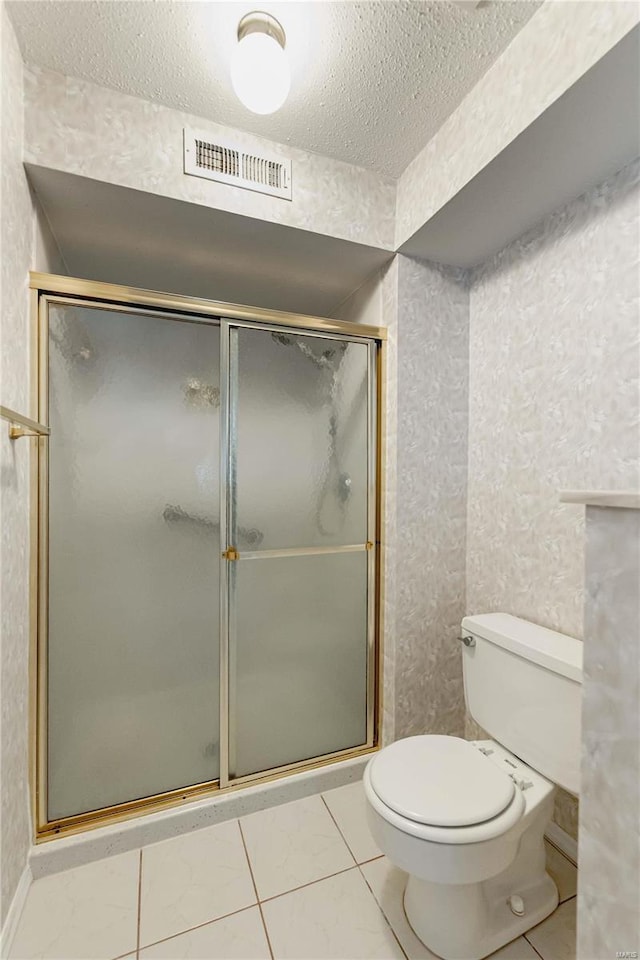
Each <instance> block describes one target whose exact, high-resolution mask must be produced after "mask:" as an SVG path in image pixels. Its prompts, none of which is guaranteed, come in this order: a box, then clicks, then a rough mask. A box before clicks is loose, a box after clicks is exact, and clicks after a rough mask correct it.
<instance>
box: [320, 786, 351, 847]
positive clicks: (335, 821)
mask: <svg viewBox="0 0 640 960" xmlns="http://www.w3.org/2000/svg"><path fill="white" fill-rule="evenodd" d="M320 799H321V800H322V802H323V803H324V805H325V807H326V808H327V813H328V814H329V816H330V817H331V819H332V820H333V822H334V824H335V827H336V830H337V831H338V833H339V834H340V836H341V837H342V839H343V841H344V843H345V846H346V848H347V850H348V851H349V853H350V854H351V856H352V857H353V862H354V863H355V864H357V863H358V861H357V860H356V858H355V854H354V852H353V850H352V849H351V847H350V846H349V844H348V843H347V838H346V837H345V835H344V833H343V832H342V830H341V829H340V827H339V826H338V821H337V820H336V818H335V817H334V815H333V814H332V813H331V808H330V807H329V804H328V803H327V801H326V800H325V798H324V794H323V793H321V794H320Z"/></svg>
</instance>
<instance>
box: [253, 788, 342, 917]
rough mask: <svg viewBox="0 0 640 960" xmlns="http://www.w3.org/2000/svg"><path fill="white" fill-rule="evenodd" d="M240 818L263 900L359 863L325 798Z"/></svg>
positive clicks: (305, 800)
mask: <svg viewBox="0 0 640 960" xmlns="http://www.w3.org/2000/svg"><path fill="white" fill-rule="evenodd" d="M240 822H241V825H242V832H243V834H244V838H245V842H246V844H247V852H248V854H249V860H250V861H251V867H252V869H253V876H254V879H255V881H256V887H257V888H258V896H259V897H260V899H261V900H263V899H265V898H266V897H275V896H278V895H279V894H281V893H285V892H286V891H287V890H293V889H294V888H295V887H300V886H302V884H305V883H311V882H312V881H314V880H320V879H321V878H322V877H327V876H329V875H330V874H332V873H337V872H338V871H339V870H345V869H347V868H348V867H352V866H353V862H354V861H353V857H352V856H351V854H350V852H349V848H348V847H347V845H346V844H345V842H344V840H343V839H342V837H341V836H340V833H339V831H338V829H337V827H336V825H335V823H334V822H333V820H332V819H331V817H330V815H329V811H328V810H327V808H326V807H325V805H324V803H323V802H322V798H321V797H319V796H315V797H306V798H305V799H304V800H296V801H294V802H293V803H285V804H283V805H282V806H279V807H272V808H271V809H270V810H261V811H260V812H259V813H252V814H250V815H249V816H248V817H242V819H241V821H240Z"/></svg>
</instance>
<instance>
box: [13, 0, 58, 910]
mask: <svg viewBox="0 0 640 960" xmlns="http://www.w3.org/2000/svg"><path fill="white" fill-rule="evenodd" d="M0 18H1V55H2V110H1V114H0V120H1V128H0V151H1V156H2V194H1V196H0V220H1V228H0V229H1V238H2V267H1V276H2V288H1V306H0V355H1V365H0V400H1V401H2V404H3V405H4V406H8V407H10V408H11V409H13V410H16V411H18V412H19V413H24V414H26V415H27V416H29V415H31V414H33V413H34V411H33V410H32V409H31V397H30V387H29V384H30V318H29V298H28V283H29V270H30V269H32V268H37V269H39V270H44V271H52V272H56V273H64V272H66V271H65V268H64V263H63V262H62V258H61V257H60V253H59V251H58V249H57V246H56V243H55V240H54V239H53V237H52V235H51V232H50V230H49V227H48V224H47V223H46V220H45V219H44V217H43V216H42V214H41V212H40V211H39V210H38V209H37V208H36V206H35V204H34V202H33V200H32V197H31V195H30V191H29V185H28V183H27V179H26V177H25V174H24V169H23V166H22V154H23V132H24V131H23V104H24V96H23V64H22V58H21V55H20V51H19V49H18V44H17V41H16V38H15V34H14V32H13V27H12V26H11V22H10V21H9V18H8V16H7V13H6V9H5V7H4V3H3V4H2V10H1V11H0ZM33 443H34V441H33V440H27V439H21V440H18V441H15V442H11V441H10V440H9V439H8V435H7V426H6V424H5V423H4V421H3V422H2V423H0V512H1V528H2V534H1V535H2V541H1V554H0V600H1V603H0V605H1V608H2V623H1V628H0V629H1V633H0V643H1V656H0V666H1V674H2V680H1V692H2V696H1V701H2V725H1V746H0V782H1V783H2V795H1V831H2V833H1V839H2V895H1V904H0V906H1V912H0V922H1V923H4V921H5V919H6V916H7V911H8V909H9V906H10V904H11V900H12V898H13V895H14V892H15V890H16V887H17V884H18V881H19V878H20V875H21V873H22V871H23V869H24V867H25V864H26V857H27V851H28V848H29V844H30V839H31V823H30V812H29V786H28V780H29V771H28V762H29V738H28V654H29V504H30V498H29V460H30V456H31V453H32V449H33V448H32V445H33Z"/></svg>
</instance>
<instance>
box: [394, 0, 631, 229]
mask: <svg viewBox="0 0 640 960" xmlns="http://www.w3.org/2000/svg"><path fill="white" fill-rule="evenodd" d="M639 19H640V7H639V6H638V4H637V3H630V2H624V0H623V2H617V3H600V2H593V0H580V2H579V3H562V2H560V3H558V2H547V3H543V4H542V6H541V7H540V9H539V10H536V12H535V13H534V15H533V16H532V17H531V19H530V20H529V21H528V23H526V24H525V26H524V27H523V28H522V30H521V31H520V32H519V33H518V34H516V36H515V37H514V39H513V40H512V41H511V43H510V44H509V46H508V47H507V48H506V50H505V51H504V52H503V53H502V54H501V55H500V56H499V57H498V59H497V60H496V62H495V63H494V64H493V65H492V66H491V67H490V68H489V70H487V72H486V73H485V75H484V76H483V77H481V78H480V80H479V81H478V83H477V84H476V85H475V86H474V87H473V89H472V90H471V91H470V92H469V94H468V95H467V96H466V97H465V99H464V100H463V101H462V103H461V104H460V106H459V107H458V108H457V109H456V110H454V112H453V113H452V114H451V116H450V117H449V118H448V119H447V120H445V122H444V123H443V124H442V126H441V127H440V129H439V130H438V131H437V132H436V134H435V135H434V136H433V137H432V138H431V140H430V141H429V143H428V144H427V145H426V147H425V148H424V149H423V150H421V151H420V153H419V154H418V156H417V157H415V159H414V160H413V161H412V162H411V163H410V164H409V166H408V167H407V169H406V170H405V171H404V173H403V174H402V176H401V177H400V180H399V181H398V199H397V217H396V247H400V246H401V245H402V244H403V243H404V242H405V241H406V240H408V239H409V237H411V236H412V235H413V234H414V233H415V232H416V230H418V229H419V228H420V227H421V226H422V224H423V223H425V222H426V221H427V220H428V219H429V218H430V217H432V216H433V215H434V214H435V213H436V212H437V211H438V210H440V209H441V208H442V207H443V206H444V205H445V203H447V202H448V201H449V200H451V198H452V197H454V196H455V195H456V193H458V191H459V190H461V189H462V187H464V186H465V184H467V183H469V181H470V180H471V179H472V178H473V177H474V176H475V175H476V174H477V173H479V172H480V170H482V168H483V167H484V166H485V165H486V164H487V163H489V162H490V161H491V160H493V159H494V157H496V156H497V155H498V154H499V153H500V151H502V150H504V148H505V147H506V146H508V144H509V143H511V141H512V140H513V139H514V138H515V137H517V136H518V134H520V133H522V131H523V130H525V129H526V127H528V126H529V124H531V123H532V122H533V121H534V120H535V119H536V118H537V117H538V116H540V114H541V113H543V111H544V110H546V108H547V107H548V106H550V105H551V104H552V103H553V102H554V101H555V100H557V98H558V97H559V96H561V94H563V93H564V92H565V91H566V90H567V89H568V88H569V87H570V86H571V85H572V84H573V83H575V82H576V80H578V78H579V77H581V76H582V74H584V73H585V72H586V71H587V70H588V69H589V68H590V67H592V66H593V65H594V63H596V62H597V61H598V60H599V59H600V57H602V56H604V54H605V53H607V52H608V51H609V50H610V49H611V48H612V47H613V46H614V45H615V44H616V43H617V42H618V41H619V40H621V39H622V37H623V36H624V35H625V34H626V33H628V31H629V30H631V29H632V27H633V26H634V25H635V24H636V23H638V20H639ZM540 64H544V69H540Z"/></svg>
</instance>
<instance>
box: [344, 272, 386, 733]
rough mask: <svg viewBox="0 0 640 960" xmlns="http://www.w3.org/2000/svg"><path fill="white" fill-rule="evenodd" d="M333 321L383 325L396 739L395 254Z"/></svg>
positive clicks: (384, 718)
mask: <svg viewBox="0 0 640 960" xmlns="http://www.w3.org/2000/svg"><path fill="white" fill-rule="evenodd" d="M332 316H334V317H335V318H336V319H337V320H345V321H348V322H350V323H365V324H369V325H370V326H374V327H386V328H387V341H386V374H385V384H384V395H385V401H384V450H383V455H384V463H385V471H384V480H383V490H382V502H383V514H384V523H383V530H382V545H383V549H384V560H383V563H384V582H383V610H382V633H383V681H382V682H383V689H382V715H381V718H380V719H381V740H382V742H383V743H385V744H386V743H391V741H392V740H394V739H395V736H394V731H395V678H396V660H395V629H396V566H397V542H396V527H397V522H396V499H397V470H396V465H397V442H398V429H397V427H398V412H397V398H398V258H397V257H394V259H393V260H392V261H391V262H390V263H389V264H387V265H386V266H385V267H383V268H382V269H381V270H379V271H376V273H375V274H373V275H372V276H371V277H370V278H369V279H368V280H367V281H366V282H365V283H363V284H362V286H361V287H359V288H358V289H357V290H355V291H354V293H352V294H351V296H350V297H348V298H347V299H346V300H345V301H343V303H341V304H340V305H339V306H338V307H337V308H336V310H335V311H334V312H333V314H332Z"/></svg>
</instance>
